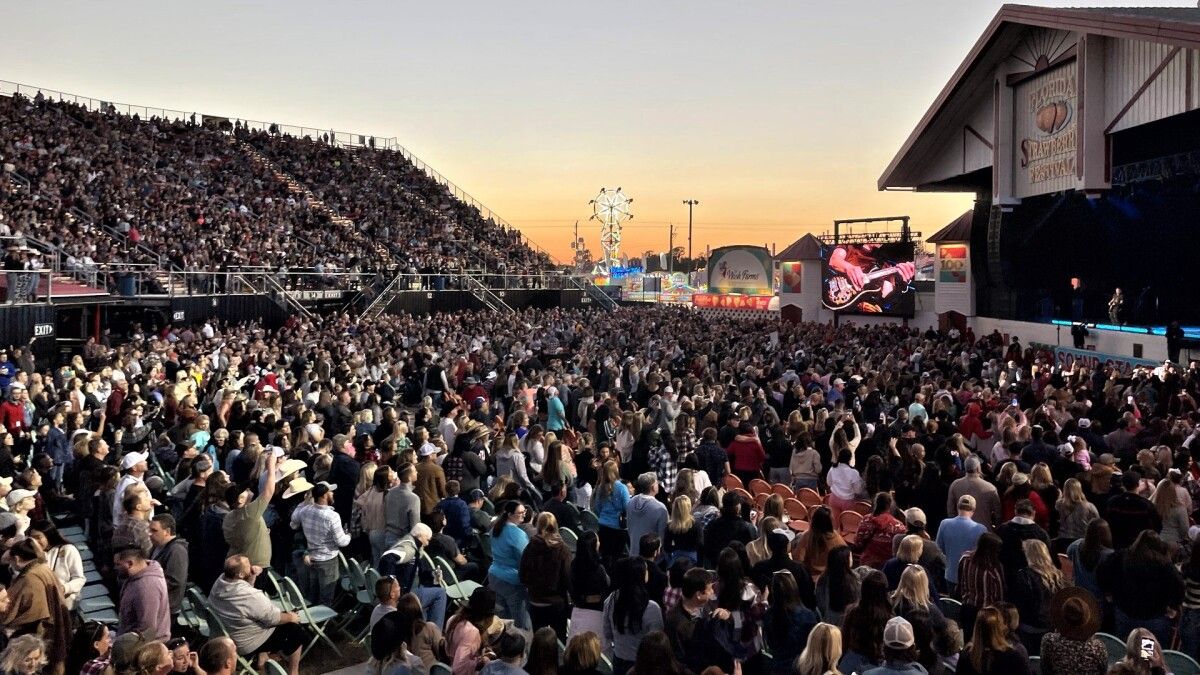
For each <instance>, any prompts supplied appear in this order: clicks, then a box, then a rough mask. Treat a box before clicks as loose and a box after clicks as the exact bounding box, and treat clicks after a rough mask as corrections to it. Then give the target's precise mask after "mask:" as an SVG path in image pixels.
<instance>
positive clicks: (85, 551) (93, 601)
mask: <svg viewBox="0 0 1200 675" xmlns="http://www.w3.org/2000/svg"><path fill="white" fill-rule="evenodd" d="M59 534H61V535H62V536H63V538H65V539H66V540H67V541H68V542H69V543H70V544H71V545H72V546H74V547H75V548H76V549H78V550H79V557H80V558H82V559H83V577H84V580H85V583H84V586H83V590H82V591H80V592H79V597H77V598H76V599H75V610H74V611H75V613H76V614H78V615H79V617H80V618H81V619H83V620H84V621H100V622H102V623H106V624H114V623H116V622H117V619H118V617H117V605H116V603H115V602H113V599H112V596H110V595H109V591H108V587H107V586H105V585H104V582H103V580H102V578H101V576H100V571H99V570H97V569H96V560H95V554H93V553H92V550H91V549H90V548H88V545H87V535H86V534H85V533H84V531H83V528H81V527H79V526H70V527H63V528H60V529H59Z"/></svg>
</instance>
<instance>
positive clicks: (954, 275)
mask: <svg viewBox="0 0 1200 675" xmlns="http://www.w3.org/2000/svg"><path fill="white" fill-rule="evenodd" d="M937 252H938V281H940V282H942V283H943V284H965V283H967V265H968V264H969V261H968V260H967V245H966V244H940V245H938V251H937Z"/></svg>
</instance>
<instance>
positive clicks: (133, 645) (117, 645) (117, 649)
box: [112, 631, 146, 670]
mask: <svg viewBox="0 0 1200 675" xmlns="http://www.w3.org/2000/svg"><path fill="white" fill-rule="evenodd" d="M145 644H146V638H144V637H142V635H141V633H138V632H136V631H135V632H132V633H122V634H121V635H118V636H117V637H116V638H115V639H114V640H113V643H112V664H113V666H115V667H116V668H118V669H120V670H125V669H127V668H128V667H129V666H131V665H133V663H134V661H136V660H137V653H138V650H140V649H141V648H142V646H144V645H145Z"/></svg>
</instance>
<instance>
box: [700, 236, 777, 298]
mask: <svg viewBox="0 0 1200 675" xmlns="http://www.w3.org/2000/svg"><path fill="white" fill-rule="evenodd" d="M773 270H774V262H773V260H772V258H771V254H770V252H769V251H767V249H765V248H763V247H762V246H723V247H721V248H718V249H714V250H713V252H712V255H711V256H709V258H708V290H709V292H711V293H741V294H743V295H771V294H773V293H774V288H773V283H774V282H773V280H772V272H773Z"/></svg>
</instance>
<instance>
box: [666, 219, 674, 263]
mask: <svg viewBox="0 0 1200 675" xmlns="http://www.w3.org/2000/svg"><path fill="white" fill-rule="evenodd" d="M674 271H675V223H671V239H670V242H669V243H668V244H667V274H671V273H673V272H674Z"/></svg>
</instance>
